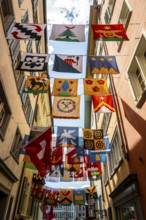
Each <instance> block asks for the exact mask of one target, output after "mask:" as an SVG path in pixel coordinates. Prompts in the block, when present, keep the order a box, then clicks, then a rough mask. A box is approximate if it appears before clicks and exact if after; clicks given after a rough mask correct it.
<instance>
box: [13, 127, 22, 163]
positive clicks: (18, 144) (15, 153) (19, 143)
mask: <svg viewBox="0 0 146 220" xmlns="http://www.w3.org/2000/svg"><path fill="white" fill-rule="evenodd" d="M22 142H23V138H22V135H21V133H20V130H19V128H17V130H16V133H15V136H14V139H13V143H12V147H11V151H10V153H11V155H12V157H13V158H14V159H15V160H16V161H17V162H19V157H20V154H19V149H20V148H21V146H22Z"/></svg>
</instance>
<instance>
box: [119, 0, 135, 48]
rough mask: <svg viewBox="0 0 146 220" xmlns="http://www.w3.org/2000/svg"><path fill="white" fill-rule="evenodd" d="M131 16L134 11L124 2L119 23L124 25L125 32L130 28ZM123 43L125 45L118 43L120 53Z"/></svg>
mask: <svg viewBox="0 0 146 220" xmlns="http://www.w3.org/2000/svg"><path fill="white" fill-rule="evenodd" d="M131 14H132V10H131V8H130V6H129V5H128V3H127V2H126V0H125V1H124V2H123V6H122V9H121V13H120V16H119V20H118V23H120V24H123V26H124V28H125V31H126V30H127V27H128V24H129V21H130V18H131ZM122 43H123V42H122V41H121V42H118V41H117V45H118V51H120V49H121V46H122Z"/></svg>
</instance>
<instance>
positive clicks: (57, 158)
mask: <svg viewBox="0 0 146 220" xmlns="http://www.w3.org/2000/svg"><path fill="white" fill-rule="evenodd" d="M62 161H63V149H62V147H56V148H55V149H53V151H52V153H51V164H52V165H61V164H62Z"/></svg>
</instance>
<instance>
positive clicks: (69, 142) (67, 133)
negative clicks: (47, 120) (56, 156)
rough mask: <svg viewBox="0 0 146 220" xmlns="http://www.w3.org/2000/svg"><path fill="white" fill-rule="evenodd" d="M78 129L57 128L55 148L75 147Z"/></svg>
mask: <svg viewBox="0 0 146 220" xmlns="http://www.w3.org/2000/svg"><path fill="white" fill-rule="evenodd" d="M78 134H79V128H78V127H66V126H65V127H62V126H58V127H57V140H56V146H60V147H77V146H78Z"/></svg>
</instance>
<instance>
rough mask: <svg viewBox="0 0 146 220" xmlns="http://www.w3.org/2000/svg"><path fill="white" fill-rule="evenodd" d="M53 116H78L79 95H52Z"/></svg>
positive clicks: (74, 117)
mask: <svg viewBox="0 0 146 220" xmlns="http://www.w3.org/2000/svg"><path fill="white" fill-rule="evenodd" d="M52 117H53V118H68V119H78V118H80V96H77V97H69V98H67V97H58V96H54V101H53V109H52Z"/></svg>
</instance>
